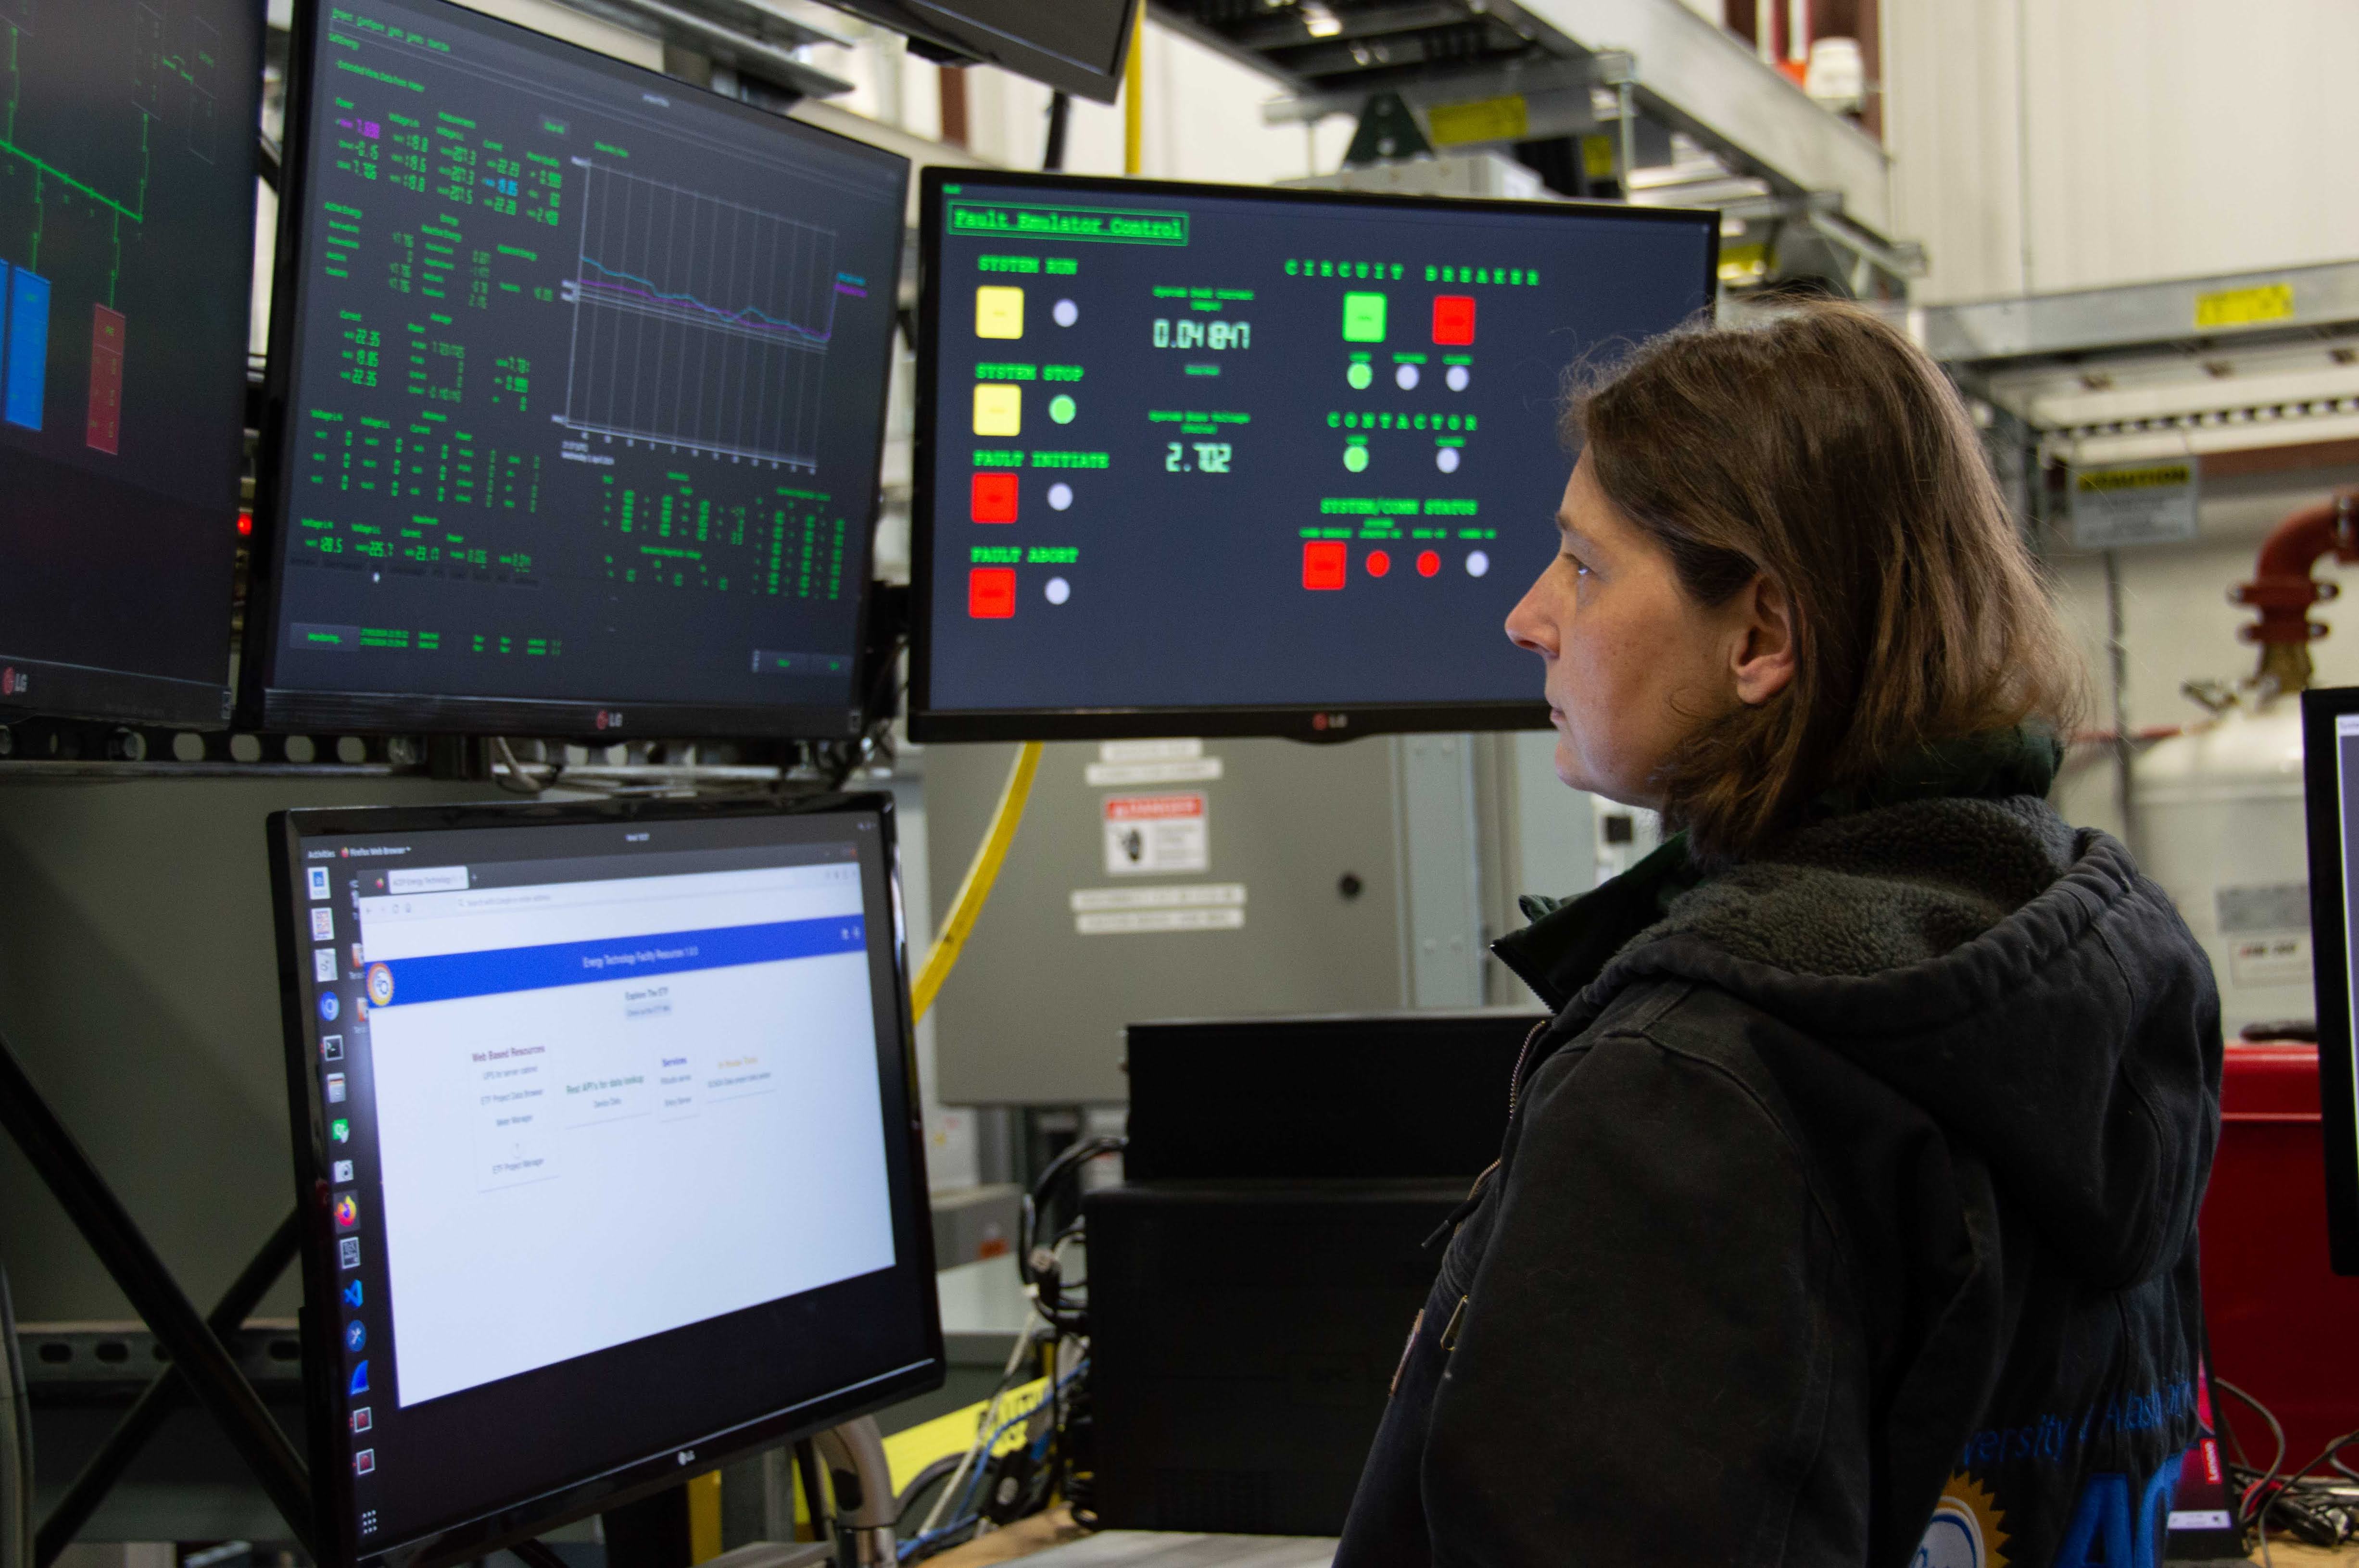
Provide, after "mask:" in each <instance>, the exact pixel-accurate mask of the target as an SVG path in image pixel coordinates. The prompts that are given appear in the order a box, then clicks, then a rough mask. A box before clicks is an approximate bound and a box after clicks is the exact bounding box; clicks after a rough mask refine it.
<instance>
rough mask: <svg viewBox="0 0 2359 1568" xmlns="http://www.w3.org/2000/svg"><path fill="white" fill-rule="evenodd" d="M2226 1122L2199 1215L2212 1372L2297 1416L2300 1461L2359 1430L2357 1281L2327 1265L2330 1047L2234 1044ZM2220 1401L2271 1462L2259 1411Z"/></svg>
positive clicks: (2294, 1429)
mask: <svg viewBox="0 0 2359 1568" xmlns="http://www.w3.org/2000/svg"><path fill="white" fill-rule="evenodd" d="M2220 1124H2221V1125H2220V1152H2219V1155H2218V1157H2217V1158H2216V1159H2215V1160H2214V1161H2213V1162H2212V1187H2211V1190H2210V1191H2209V1192H2208V1193H2207V1194H2206V1195H2204V1199H2203V1215H2202V1219H2201V1226H2202V1238H2203V1315H2204V1318H2205V1320H2206V1322H2207V1323H2208V1325H2209V1326H2210V1329H2211V1336H2212V1371H2213V1372H2214V1374H2215V1375H2216V1376H2218V1377H2221V1378H2224V1379H2227V1380H2228V1381H2229V1382H2232V1383H2234V1384H2235V1385H2236V1386H2237V1387H2238V1388H2240V1389H2243V1390H2245V1392H2247V1393H2249V1394H2251V1395H2252V1396H2253V1397H2254V1398H2255V1399H2256V1400H2260V1401H2261V1402H2262V1403H2263V1404H2265V1405H2267V1406H2268V1407H2269V1410H2270V1411H2272V1412H2273V1413H2274V1414H2275V1415H2276V1416H2277V1420H2279V1421H2280V1422H2284V1423H2285V1429H2286V1448H2287V1451H2288V1452H2287V1454H2286V1463H2287V1464H2288V1465H2299V1464H2301V1463H2303V1462H2304V1461H2306V1460H2308V1459H2310V1457H2311V1456H2312V1455H2314V1454H2317V1453H2318V1451H2319V1450H2320V1449H2321V1448H2323V1447H2325V1446H2326V1444H2327V1443H2328V1442H2329V1441H2330V1440H2332V1438H2334V1437H2336V1436H2337V1435H2339V1434H2341V1433H2345V1432H2348V1431H2350V1430H2351V1429H2353V1428H2354V1427H2359V1279H2346V1278H2344V1277H2343V1276H2342V1275H2339V1274H2337V1273H2335V1272H2334V1271H2333V1270H2332V1267H2331V1266H2330V1265H2329V1264H2328V1261H2327V1249H2326V1165H2325V1149H2324V1141H2323V1135H2322V1133H2321V1130H2320V1128H2319V1114H2318V1047H2317V1046H2315V1045H2311V1044H2300V1043H2297V1042H2293V1041H2268V1042H2264V1043H2257V1044H2245V1043H2243V1042H2233V1043H2231V1044H2229V1046H2228V1051H2227V1070H2226V1072H2225V1074H2224V1075H2223V1082H2222V1085H2221V1092H2220ZM2214 1408H2215V1411H2216V1413H2218V1414H2221V1415H2224V1416H2225V1417H2226V1418H2227V1419H2228V1420H2229V1421H2231V1422H2234V1425H2235V1428H2236V1432H2237V1435H2238V1436H2240V1437H2242V1438H2243V1439H2244V1443H2245V1454H2246V1455H2247V1456H2248V1457H2249V1458H2250V1459H2251V1460H2252V1462H2253V1463H2254V1464H2256V1465H2266V1464H2267V1463H2268V1456H2269V1448H2270V1441H2269V1435H2268V1432H2267V1428H2266V1427H2265V1426H2264V1425H2263V1423H2262V1422H2261V1421H2260V1419H2259V1418H2258V1417H2257V1416H2255V1415H2254V1414H2252V1412H2250V1411H2247V1410H2245V1407H2244V1406H2243V1405H2242V1404H2240V1403H2238V1402H2237V1401H2236V1400H2234V1399H2229V1398H2215V1400H2214Z"/></svg>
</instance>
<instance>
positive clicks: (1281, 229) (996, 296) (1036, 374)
mask: <svg viewBox="0 0 2359 1568" xmlns="http://www.w3.org/2000/svg"><path fill="white" fill-rule="evenodd" d="M923 191H924V196H923V203H922V210H923V214H924V216H923V222H922V229H921V234H922V244H923V247H924V249H923V255H924V267H923V275H922V280H921V284H920V298H921V317H922V321H921V329H922V330H920V332H919V379H918V388H919V391H918V395H919V407H918V430H919V465H918V474H917V497H916V511H915V514H914V517H915V531H916V537H915V540H914V551H915V558H916V584H915V586H916V590H917V593H916V607H915V611H914V614H915V618H916V622H917V626H916V635H915V643H914V646H915V654H914V665H913V668H912V671H911V684H910V707H911V718H910V728H911V733H912V734H913V735H915V736H916V737H918V738H919V739H920V740H926V741H984V740H1086V739H1098V738H1110V737H1116V736H1158V735H1173V734H1182V735H1194V734H1206V735H1257V734H1266V735H1290V736H1295V737H1297V738H1299V739H1304V740H1349V739H1351V738H1352V737H1353V736H1357V735H1363V734H1366V733H1369V732H1371V731H1375V730H1470V729H1544V728H1546V727H1547V721H1548V719H1547V713H1548V710H1547V708H1546V705H1545V704H1544V703H1543V702H1542V700H1541V697H1540V690H1539V669H1538V665H1537V664H1536V662H1535V661H1534V660H1533V659H1532V658H1531V656H1530V655H1529V654H1524V653H1521V652H1519V651H1517V649H1516V648H1514V647H1513V646H1512V645H1510V644H1509V643H1508V642H1507V640H1506V636H1505V635H1504V634H1503V633H1502V632H1501V629H1500V628H1501V622H1503V621H1504V620H1505V619H1506V614H1507V611H1509V609H1510V608H1512V607H1513V606H1514V604H1515V602H1516V600H1517V598H1518V597H1520V596H1521V595H1522V593H1523V591H1524V589H1526V587H1527V586H1528V585H1529V583H1530V581H1531V579H1533V578H1534V577H1535V576H1537V575H1538V572H1539V570H1540V568H1542V567H1543V566H1545V565H1546V564H1547V562H1548V560H1549V557H1550V555H1551V553H1552V552H1553V550H1554V548H1555V538H1556V535H1555V531H1554V529H1553V528H1552V526H1551V525H1550V523H1549V518H1550V517H1551V516H1552V514H1554V512H1555V510H1556V506H1557V501H1558V497H1559V494H1560V491H1561V490H1562V487H1563V484H1564V477H1565V469H1566V462H1567V459H1566V457H1565V454H1564V449H1563V447H1562V445H1561V444H1560V441H1559V438H1558V436H1557V429H1556V425H1557V417H1558V412H1559V405H1560V387H1561V383H1562V377H1563V375H1564V373H1565V370H1566V367H1567V366H1568V365H1569V364H1571V363H1572V362H1575V361H1578V360H1581V359H1582V358H1584V357H1585V356H1590V355H1593V354H1596V353H1599V352H1601V351H1604V352H1610V351H1613V350H1614V349H1615V348H1617V347H1626V346H1627V345H1630V344H1632V343H1635V342H1636V341H1638V340H1640V339H1643V338H1646V337H1648V336H1650V335H1652V334H1654V333H1657V332H1660V331H1662V330H1665V329H1667V328H1669V327H1672V326H1675V325H1677V324H1679V323H1680V321H1681V320H1683V319H1687V318H1688V317H1690V316H1691V315H1693V314H1694V313H1695V312H1696V311H1697V310H1699V309H1701V308H1703V307H1704V306H1706V305H1707V304H1709V303H1710V301H1711V300H1712V289H1713V286H1714V285H1713V276H1714V267H1715V265H1716V261H1715V258H1716V254H1717V249H1718V243H1719V227H1718V223H1719V220H1718V219H1717V218H1716V217H1715V216H1713V215H1712V214H1710V213H1698V212H1684V211H1649V210H1646V209H1637V208H1629V207H1601V206H1580V205H1575V204H1571V203H1541V202H1506V201H1471V200H1419V199H1408V198H1400V197H1388V196H1367V195H1358V194H1345V193H1341V192H1334V191H1308V190H1272V189H1259V188H1254V189H1247V188H1244V187H1237V186H1218V185H1178V184H1165V183H1150V182H1147V181H1138V180H1106V179H1085V178H1065V177H1058V176H1037V175H1011V174H998V173H992V174H988V175H979V174H977V173H975V172H973V171H972V170H966V169H957V170H951V169H941V170H930V169H929V170H928V171H927V172H926V175H925V178H924V186H923Z"/></svg>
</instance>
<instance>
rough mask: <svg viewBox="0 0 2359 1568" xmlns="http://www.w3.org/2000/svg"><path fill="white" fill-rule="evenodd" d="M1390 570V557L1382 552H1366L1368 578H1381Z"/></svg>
mask: <svg viewBox="0 0 2359 1568" xmlns="http://www.w3.org/2000/svg"><path fill="white" fill-rule="evenodd" d="M1392 569H1393V558H1392V557H1391V556H1389V555H1387V554H1386V553H1385V552H1384V551H1382V550H1370V551H1369V552H1368V575H1369V576H1370V577H1382V576H1384V575H1385V574H1386V572H1388V571H1390V570H1392Z"/></svg>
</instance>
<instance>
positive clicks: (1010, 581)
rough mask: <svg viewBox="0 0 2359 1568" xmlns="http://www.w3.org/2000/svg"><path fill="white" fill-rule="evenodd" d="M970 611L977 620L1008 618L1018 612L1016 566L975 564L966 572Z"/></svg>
mask: <svg viewBox="0 0 2359 1568" xmlns="http://www.w3.org/2000/svg"><path fill="white" fill-rule="evenodd" d="M966 612H967V613H968V614H969V615H972V616H973V617H974V618H975V619H976V620H977V621H1005V620H1006V619H1007V618H1008V617H1009V616H1011V615H1013V614H1015V613H1016V568H1014V567H974V568H970V569H969V570H968V572H967V574H966Z"/></svg>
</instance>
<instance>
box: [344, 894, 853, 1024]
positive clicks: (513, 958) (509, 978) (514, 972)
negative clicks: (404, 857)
mask: <svg viewBox="0 0 2359 1568" xmlns="http://www.w3.org/2000/svg"><path fill="white" fill-rule="evenodd" d="M866 943H867V935H866V927H865V923H864V921H863V919H862V918H861V917H860V916H859V915H856V914H846V915H838V916H834V917H832V918H829V919H825V920H778V921H772V922H770V923H769V924H767V925H723V926H717V927H714V928H713V929H712V930H709V931H671V932H666V933H664V934H663V935H648V936H615V937H610V938H606V939H604V940H601V941H594V942H552V943H549V944H548V945H546V946H538V947H496V948H493V949H491V950H489V951H486V952H481V953H442V954H436V955H434V956H432V957H421V958H392V959H387V960H386V962H384V963H382V964H371V965H370V966H369V967H368V989H369V995H370V1005H371V1006H373V1007H407V1006H410V1005H412V1004H414V1003H418V1002H425V1001H456V1000H462V999H464V998H467V997H475V996H497V995H499V994H501V993H503V992H506V991H535V990H547V989H550V988H551V987H554V986H583V985H596V984H598V983H600V982H602V981H606V980H632V979H645V978H647V976H650V975H676V974H679V973H681V972H683V971H685V970H689V969H723V968H731V967H733V966H734V965H738V964H771V963H777V961H778V960H780V959H782V958H816V957H824V956H826V955H828V954H831V953H856V952H859V951H860V950H861V949H862V948H863V947H864V946H866ZM380 969H382V970H383V971H385V973H384V977H383V979H380V978H379V975H378V971H379V970H380Z"/></svg>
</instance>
